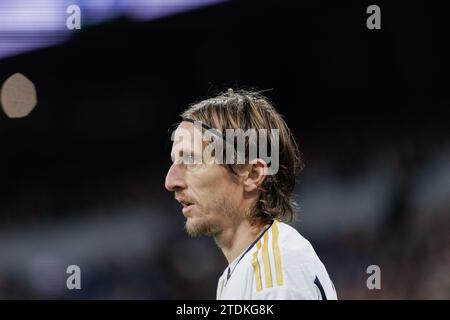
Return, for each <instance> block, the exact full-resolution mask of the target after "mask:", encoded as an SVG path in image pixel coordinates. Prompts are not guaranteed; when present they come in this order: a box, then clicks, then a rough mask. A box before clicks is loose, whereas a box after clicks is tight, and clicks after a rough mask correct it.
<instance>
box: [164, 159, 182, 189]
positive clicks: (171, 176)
mask: <svg viewBox="0 0 450 320" xmlns="http://www.w3.org/2000/svg"><path fill="white" fill-rule="evenodd" d="M182 170H183V169H182V165H181V164H175V163H173V164H172V166H171V167H170V168H169V171H168V172H167V176H166V183H165V187H166V189H167V190H168V191H177V190H180V189H185V188H186V183H185V181H184V179H183V174H182Z"/></svg>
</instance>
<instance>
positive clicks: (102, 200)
mask: <svg viewBox="0 0 450 320" xmlns="http://www.w3.org/2000/svg"><path fill="white" fill-rule="evenodd" d="M403 147H404V146H403ZM403 147H402V146H398V147H397V148H396V147H395V146H391V145H389V146H388V147H387V148H384V149H382V152H380V150H378V151H374V153H373V155H374V156H375V154H376V153H378V156H376V157H375V158H376V161H370V160H368V159H366V163H362V164H359V165H357V164H355V167H354V168H355V169H354V170H351V168H350V169H349V168H347V170H343V169H342V166H341V165H344V166H348V164H345V161H341V162H340V161H339V159H340V160H345V159H343V157H340V156H339V153H334V157H335V158H333V156H331V155H330V157H323V158H321V157H320V156H319V155H314V154H313V153H311V154H310V153H306V154H305V161H306V162H307V166H306V169H305V172H304V173H303V174H302V175H301V177H300V179H299V187H298V190H297V196H298V201H299V203H300V213H299V218H298V219H297V220H296V221H295V222H294V226H295V227H296V228H297V229H298V230H299V231H300V232H301V233H302V234H303V235H305V237H307V238H308V239H309V240H310V241H311V242H312V244H313V246H314V247H315V248H316V251H317V252H318V254H319V256H320V258H321V259H322V261H323V262H324V264H325V265H326V267H327V269H328V272H329V274H330V276H331V278H332V280H333V281H334V284H335V287H336V289H337V292H338V296H339V298H340V299H449V298H450V274H449V273H448V270H450V233H449V230H450V179H449V172H450V152H449V151H450V149H449V145H447V144H440V145H436V146H435V147H433V148H428V149H426V148H425V149H424V148H422V147H421V146H417V147H416V148H415V153H420V154H421V156H420V157H419V158H420V161H419V160H417V159H419V158H418V157H416V156H415V153H411V152H406V153H405V152H404V151H402V148H403ZM409 148H411V146H409ZM406 156H407V157H406ZM368 158H370V157H368ZM321 159H324V160H321ZM381 159H382V160H381ZM414 159H416V160H414ZM142 170H143V172H145V170H146V169H145V168H143V169H142ZM372 171H375V172H376V174H375V176H377V177H378V176H379V177H381V179H375V180H374V179H373V175H372V174H370V172H372ZM367 172H368V173H367ZM162 177H163V176H162V175H161V178H162ZM358 180H361V181H360V182H359V183H357V181H358ZM91 182H92V183H94V185H95V182H94V181H91ZM378 184H380V185H379V187H371V185H378ZM355 185H356V187H355ZM28 186H33V184H32V183H30V184H28ZM85 187H86V186H85V185H84V184H82V185H79V186H78V188H79V189H80V190H81V191H79V192H75V193H74V194H73V195H72V196H71V197H69V199H70V201H66V202H64V203H65V205H61V204H60V205H59V206H55V205H54V203H52V201H53V200H52V197H56V196H58V194H60V193H58V192H56V191H55V190H54V189H52V187H51V186H48V185H46V184H45V182H44V183H42V187H40V188H39V189H37V188H33V187H30V188H28V189H26V188H24V189H23V190H22V192H23V194H19V193H18V194H17V195H16V196H17V201H14V200H10V201H9V202H4V203H8V206H6V205H5V206H3V207H2V208H1V211H2V225H1V226H0V228H1V232H0V252H1V254H0V299H14V298H25V299H41V298H50V299H55V298H63V299H71V298H81V299H214V298H215V290H216V281H217V279H218V277H219V276H220V274H221V273H222V271H223V270H224V268H226V261H225V258H224V257H223V256H222V254H221V252H220V250H219V249H218V248H216V247H215V244H214V241H213V240H211V239H208V238H200V239H191V238H189V237H188V236H187V235H186V233H185V231H184V229H183V228H184V225H183V223H184V221H183V220H184V218H183V217H182V215H181V214H180V208H179V206H178V204H177V203H175V201H173V198H172V195H170V194H169V193H167V192H165V191H164V190H163V181H162V179H159V180H149V178H146V177H145V175H143V176H142V177H141V178H140V179H139V178H138V177H133V178H129V179H122V178H121V179H117V180H114V179H112V181H109V183H108V184H104V185H102V186H101V187H99V186H97V187H98V192H92V190H91V189H89V188H88V189H87V190H88V191H86V190H85V191H82V189H83V188H85ZM73 190H77V186H73ZM382 191H383V192H382ZM380 192H381V193H380ZM380 195H381V196H380ZM27 196H28V198H27ZM420 197H421V198H420ZM419 198H420V199H419ZM27 199H28V200H27ZM72 202H73V204H72V205H71V204H70V203H72ZM51 208H58V210H51ZM355 208H356V210H355ZM361 216H362V217H363V218H361ZM339 220H341V223H339ZM72 264H75V265H79V266H80V268H81V275H82V278H81V279H82V280H81V285H82V289H81V290H68V289H67V287H66V279H67V277H68V274H66V268H67V266H68V265H72ZM370 265H377V266H379V267H380V270H381V289H380V290H376V289H374V290H369V289H368V287H367V285H366V281H367V278H368V277H369V276H370V274H368V273H367V267H368V266H370Z"/></svg>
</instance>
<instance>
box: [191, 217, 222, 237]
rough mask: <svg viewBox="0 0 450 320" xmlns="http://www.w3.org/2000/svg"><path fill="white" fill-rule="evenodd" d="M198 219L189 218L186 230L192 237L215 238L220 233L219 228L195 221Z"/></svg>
mask: <svg viewBox="0 0 450 320" xmlns="http://www.w3.org/2000/svg"><path fill="white" fill-rule="evenodd" d="M195 220H196V219H193V218H188V219H187V221H186V224H185V229H186V231H187V233H188V234H189V235H190V236H191V237H194V238H196V237H200V236H214V235H216V234H217V233H218V232H219V228H218V227H217V226H215V225H213V224H211V223H208V222H204V221H195Z"/></svg>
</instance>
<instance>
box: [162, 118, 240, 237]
mask: <svg viewBox="0 0 450 320" xmlns="http://www.w3.org/2000/svg"><path fill="white" fill-rule="evenodd" d="M180 133H181V134H180ZM186 133H187V134H188V135H186ZM177 134H178V139H177ZM194 134H197V135H198V136H197V137H200V139H195V138H194ZM201 134H202V132H201V129H199V128H197V127H196V126H194V124H192V123H190V122H182V123H181V124H180V126H179V127H178V128H177V132H176V133H175V139H174V143H173V145H172V151H171V156H172V160H173V161H174V163H173V164H172V166H171V167H170V169H169V171H168V172H167V176H166V182H165V186H166V189H167V190H169V191H173V192H174V193H175V198H176V199H177V200H178V201H179V202H180V203H181V204H182V205H183V209H182V212H183V215H184V216H185V217H186V218H187V221H186V230H187V232H188V233H189V234H190V235H192V236H200V235H211V236H214V235H218V234H220V232H221V231H222V230H223V228H224V226H226V225H228V224H229V223H232V221H233V219H234V218H236V217H237V216H238V215H239V214H240V213H239V208H240V204H241V203H242V202H243V199H244V190H243V185H242V184H240V183H239V182H237V181H235V180H232V178H231V173H230V172H229V171H228V170H227V169H226V168H225V167H224V166H222V165H219V164H214V163H205V160H206V159H204V161H202V163H197V164H194V163H193V159H194V158H195V159H198V158H199V157H201V154H202V151H203V143H202V139H201ZM180 137H181V138H180ZM186 137H190V139H187V138H186ZM200 159H201V158H200ZM183 161H184V163H183ZM241 209H242V208H241Z"/></svg>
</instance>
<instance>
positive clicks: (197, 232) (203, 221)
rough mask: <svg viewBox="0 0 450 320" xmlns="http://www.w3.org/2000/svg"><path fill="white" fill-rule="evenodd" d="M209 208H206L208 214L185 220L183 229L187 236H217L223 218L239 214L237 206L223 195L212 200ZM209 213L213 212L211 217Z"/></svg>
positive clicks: (221, 229)
mask: <svg viewBox="0 0 450 320" xmlns="http://www.w3.org/2000/svg"><path fill="white" fill-rule="evenodd" d="M210 208H211V209H209V210H208V212H210V214H205V215H203V216H202V217H201V218H200V219H199V220H200V221H196V222H192V221H191V222H190V221H189V219H188V220H187V221H186V224H185V229H186V232H187V233H188V234H189V236H191V237H193V238H197V237H201V236H210V237H214V238H216V237H218V236H219V235H220V234H221V233H222V231H223V222H224V219H230V218H233V217H234V216H236V215H238V214H239V211H238V208H237V206H235V205H234V204H233V203H232V202H230V200H229V199H227V198H226V197H223V198H221V199H216V200H215V201H213V203H212V205H211V207H210ZM211 213H218V214H214V216H213V217H211Z"/></svg>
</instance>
